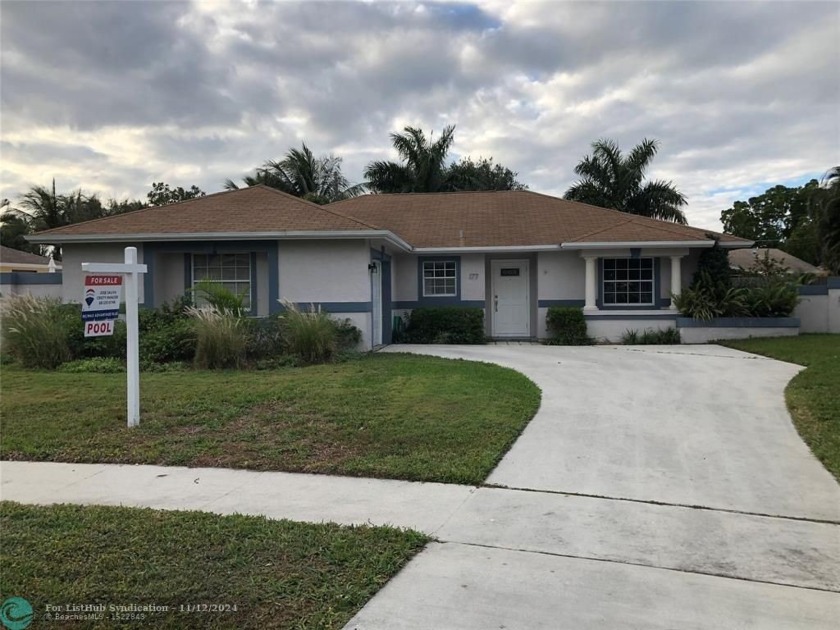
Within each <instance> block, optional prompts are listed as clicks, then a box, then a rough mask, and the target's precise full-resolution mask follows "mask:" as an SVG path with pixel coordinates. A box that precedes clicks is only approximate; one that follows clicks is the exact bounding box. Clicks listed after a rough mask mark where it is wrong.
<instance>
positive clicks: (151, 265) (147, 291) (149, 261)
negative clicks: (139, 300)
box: [143, 243, 158, 308]
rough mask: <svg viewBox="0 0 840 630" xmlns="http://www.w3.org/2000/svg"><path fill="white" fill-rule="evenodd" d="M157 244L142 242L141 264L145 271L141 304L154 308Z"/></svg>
mask: <svg viewBox="0 0 840 630" xmlns="http://www.w3.org/2000/svg"><path fill="white" fill-rule="evenodd" d="M157 251H158V248H157V244H156V243H154V244H153V243H143V264H144V265H146V273H145V274H143V306H146V307H149V308H154V307H155V306H156V305H155V258H157Z"/></svg>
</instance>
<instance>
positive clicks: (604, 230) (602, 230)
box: [569, 217, 633, 243]
mask: <svg viewBox="0 0 840 630" xmlns="http://www.w3.org/2000/svg"><path fill="white" fill-rule="evenodd" d="M632 221H633V219H632V217H631V218H628V219H625V220H624V221H622V222H621V223H616V224H615V225H609V226H607V227H603V228H599V229H597V230H593V231H592V232H587V233H586V234H582V235H581V236H578V237H577V238H575V239H572V240H571V241H569V242H570V243H577V242H579V241H580V240H581V239H584V238H589V237H590V236H593V235H595V234H600V233H601V232H606V231H607V230H614V229H615V228H617V227H621V226H622V225H626V224H628V223H630V222H632Z"/></svg>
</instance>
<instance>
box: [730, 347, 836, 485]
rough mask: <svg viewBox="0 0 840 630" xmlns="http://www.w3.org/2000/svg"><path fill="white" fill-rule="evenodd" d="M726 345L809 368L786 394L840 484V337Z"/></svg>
mask: <svg viewBox="0 0 840 630" xmlns="http://www.w3.org/2000/svg"><path fill="white" fill-rule="evenodd" d="M722 345H725V346H729V347H730V348H736V349H738V350H744V351H746V352H753V353H755V354H761V355H764V356H768V357H773V358H774V359H780V360H781V361H788V362H790V363H798V364H799V365H806V366H808V369H807V370H804V371H803V372H800V373H799V374H798V375H797V376H796V377H794V379H793V380H792V381H791V382H790V384H789V385H788V387H787V389H786V390H785V398H786V400H787V405H788V409H789V410H790V414H791V416H792V417H793V422H794V424H795V425H796V429H797V430H798V431H799V434H800V435H801V436H802V439H803V440H805V442H806V443H807V444H808V446H810V447H811V450H812V451H813V453H814V455H816V456H817V458H818V459H819V460H820V461H821V462H822V463H823V465H824V466H825V467H826V468H827V469H828V470H829V472H831V473H832V474H833V475H834V476H835V477H837V479H838V480H840V335H801V336H799V337H775V338H771V339H745V340H739V341H726V342H722Z"/></svg>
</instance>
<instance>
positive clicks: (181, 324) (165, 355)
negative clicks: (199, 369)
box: [140, 318, 196, 363]
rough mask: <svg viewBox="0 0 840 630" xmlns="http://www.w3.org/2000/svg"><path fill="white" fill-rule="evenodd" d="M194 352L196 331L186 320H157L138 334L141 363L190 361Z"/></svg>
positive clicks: (193, 356)
mask: <svg viewBox="0 0 840 630" xmlns="http://www.w3.org/2000/svg"><path fill="white" fill-rule="evenodd" d="M195 351H196V330H195V326H194V325H193V324H192V322H190V320H189V319H187V318H178V319H173V320H172V321H165V320H159V321H158V322H157V323H156V324H155V325H154V326H153V327H150V328H148V329H147V330H146V331H145V332H141V333H140V361H141V362H143V363H170V362H173V361H192V360H193V359H194V358H195Z"/></svg>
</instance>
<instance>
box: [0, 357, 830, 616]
mask: <svg viewBox="0 0 840 630" xmlns="http://www.w3.org/2000/svg"><path fill="white" fill-rule="evenodd" d="M390 350H391V351H393V350H412V351H420V352H428V353H433V354H439V355H441V356H454V357H459V356H460V357H463V358H472V359H479V360H485V361H493V362H498V363H502V364H504V365H510V366H511V367H515V368H516V369H519V370H521V371H522V372H524V373H525V374H527V375H528V376H530V377H531V378H532V379H533V380H534V381H535V382H537V384H538V385H540V386H541V387H542V389H543V405H542V407H541V409H540V412H539V413H538V414H537V416H536V417H535V419H534V420H533V421H532V422H531V424H530V425H529V426H528V428H527V429H526V430H525V432H524V433H523V435H522V437H521V438H520V440H519V441H518V442H517V443H516V444H515V445H514V447H513V449H511V451H510V452H509V453H508V455H507V456H506V457H505V458H504V459H503V460H502V462H501V463H500V465H499V466H498V468H497V469H496V471H494V473H493V474H492V475H491V477H490V479H489V482H490V483H492V484H496V485H497V486H511V487H509V488H505V487H487V486H484V487H480V488H473V487H468V486H455V485H444V484H429V483H410V482H401V481H385V480H374V479H355V478H346V477H327V476H318V475H302V474H289V473H272V472H249V471H236V470H221V469H190V468H175V467H157V466H117V465H89V464H54V463H28V462H3V463H2V466H1V467H0V475H2V498H3V499H7V500H15V501H20V502H24V503H41V504H48V503H55V502H68V503H83V504H105V505H117V504H120V505H129V506H145V507H154V508H162V509H198V510H206V511H211V512H216V513H220V514H230V513H234V512H238V513H245V514H264V515H267V516H269V517H272V518H290V519H293V520H303V521H313V522H318V521H322V520H328V521H334V522H338V523H345V524H359V523H371V524H375V525H379V524H394V525H398V526H404V527H412V528H414V529H418V530H421V531H424V532H426V533H428V534H431V535H433V536H434V537H435V538H436V539H437V541H438V542H435V543H432V544H431V545H429V547H428V548H427V549H426V550H424V551H423V552H422V553H421V554H420V555H419V556H418V557H417V558H416V559H414V560H413V561H412V562H410V563H409V565H408V566H407V567H406V568H405V569H404V570H403V571H402V572H401V573H400V574H399V575H398V576H397V577H396V578H394V579H393V580H392V581H391V582H390V583H389V584H388V585H386V587H385V588H384V589H383V590H382V591H380V593H379V594H378V595H376V596H375V597H374V598H373V599H372V600H371V601H370V602H369V603H368V605H367V606H365V607H364V608H363V609H362V611H360V612H359V614H358V615H357V616H356V617H355V618H354V619H353V620H351V622H350V623H349V624H348V626H347V627H348V628H358V629H372V628H381V629H391V628H397V629H398V628H447V629H449V628H465V629H466V628H475V629H479V628H481V629H484V628H500V627H506V628H552V629H554V628H570V629H579V628H580V629H588V628H593V629H594V628H611V627H631V628H645V629H647V628H662V629H665V628H681V629H682V628H737V627H755V628H762V629H765V628H771V629H772V628H826V629H828V628H835V627H836V619H837V618H838V615H840V487H838V486H837V484H836V483H835V482H834V480H833V478H831V477H830V475H828V473H826V472H825V471H824V470H823V469H822V468H821V467H820V465H819V464H818V463H817V462H816V460H815V459H814V458H813V457H812V456H811V455H810V453H809V452H808V450H807V448H806V447H805V446H804V444H802V443H801V441H800V440H799V438H798V436H797V435H796V434H795V432H794V430H793V428H792V426H791V425H790V419H789V418H788V417H787V414H786V412H785V411H784V406H783V399H782V393H781V392H782V390H783V388H784V385H785V383H786V382H787V380H788V379H789V378H790V377H791V376H793V375H794V374H795V373H796V371H797V369H798V368H796V367H795V366H791V365H788V364H784V363H779V362H776V361H772V360H768V359H758V358H754V357H752V356H751V355H746V354H743V353H738V352H736V351H731V350H726V349H722V348H716V347H713V346H709V347H695V348H685V347H682V348H662V347H659V348H652V349H651V348H648V349H640V348H635V349H633V348H618V347H613V348H611V347H599V348H546V347H536V346H528V347H516V346H487V347H478V348H467V347H428V346H427V347H422V348H406V347H398V348H391V349H390ZM663 383H664V385H663ZM764 460H766V461H764ZM514 487H515V488H514Z"/></svg>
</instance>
